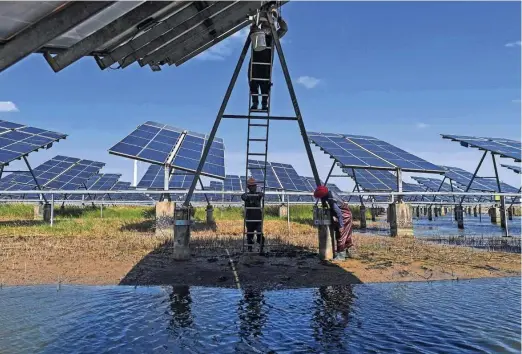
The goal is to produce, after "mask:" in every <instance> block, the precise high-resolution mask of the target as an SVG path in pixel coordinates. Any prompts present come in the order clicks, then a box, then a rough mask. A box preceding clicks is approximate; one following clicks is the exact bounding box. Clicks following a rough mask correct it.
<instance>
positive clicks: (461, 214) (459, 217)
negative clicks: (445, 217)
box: [455, 205, 464, 229]
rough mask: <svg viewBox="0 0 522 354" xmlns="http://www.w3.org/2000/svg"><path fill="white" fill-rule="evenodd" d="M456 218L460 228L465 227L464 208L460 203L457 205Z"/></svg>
mask: <svg viewBox="0 0 522 354" xmlns="http://www.w3.org/2000/svg"><path fill="white" fill-rule="evenodd" d="M455 220H456V221H457V227H458V228H459V229H463V228H464V208H463V207H462V206H460V205H457V206H456V207H455Z"/></svg>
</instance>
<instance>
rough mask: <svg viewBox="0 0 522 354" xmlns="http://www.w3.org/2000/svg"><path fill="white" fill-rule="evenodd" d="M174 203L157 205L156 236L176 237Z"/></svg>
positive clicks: (166, 202)
mask: <svg viewBox="0 0 522 354" xmlns="http://www.w3.org/2000/svg"><path fill="white" fill-rule="evenodd" d="M174 205H175V204H174V203H173V202H169V201H162V202H157V203H156V236H166V237H173V236H174Z"/></svg>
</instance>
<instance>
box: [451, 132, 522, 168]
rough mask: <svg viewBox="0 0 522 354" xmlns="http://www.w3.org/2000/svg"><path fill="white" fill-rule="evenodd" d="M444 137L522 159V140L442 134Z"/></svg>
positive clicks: (517, 159) (463, 144)
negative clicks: (521, 141)
mask: <svg viewBox="0 0 522 354" xmlns="http://www.w3.org/2000/svg"><path fill="white" fill-rule="evenodd" d="M441 136H442V138H443V139H449V140H452V141H458V142H460V145H462V146H465V147H469V146H471V147H474V148H478V149H480V150H485V151H490V152H492V153H495V154H498V155H500V156H501V157H509V158H512V159H515V161H519V162H520V161H521V155H522V148H521V143H520V141H515V140H510V139H503V138H486V137H476V136H463V135H451V134H450V135H448V134H441Z"/></svg>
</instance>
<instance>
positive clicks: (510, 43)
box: [506, 41, 522, 47]
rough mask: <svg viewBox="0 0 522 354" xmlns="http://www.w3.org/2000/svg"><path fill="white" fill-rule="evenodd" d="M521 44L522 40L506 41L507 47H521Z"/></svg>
mask: <svg viewBox="0 0 522 354" xmlns="http://www.w3.org/2000/svg"><path fill="white" fill-rule="evenodd" d="M521 44H522V42H520V41H516V42H509V43H506V47H520V45H521Z"/></svg>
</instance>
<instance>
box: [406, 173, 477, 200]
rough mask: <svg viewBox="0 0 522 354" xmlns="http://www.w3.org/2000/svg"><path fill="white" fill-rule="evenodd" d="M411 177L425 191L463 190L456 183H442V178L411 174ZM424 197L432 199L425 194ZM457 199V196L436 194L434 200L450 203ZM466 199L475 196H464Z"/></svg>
mask: <svg viewBox="0 0 522 354" xmlns="http://www.w3.org/2000/svg"><path fill="white" fill-rule="evenodd" d="M411 178H412V179H414V180H415V181H416V182H417V183H419V184H420V185H422V186H423V187H424V188H425V189H426V191H429V192H463V190H462V189H461V188H459V187H458V186H456V185H453V186H452V185H450V184H448V183H442V180H440V179H436V178H425V177H417V176H412V177H411ZM425 199H427V200H433V196H427V197H426V198H425ZM457 200H458V197H452V196H436V198H435V201H437V202H447V203H452V202H456V201H457ZM466 201H475V198H470V197H468V198H466Z"/></svg>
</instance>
